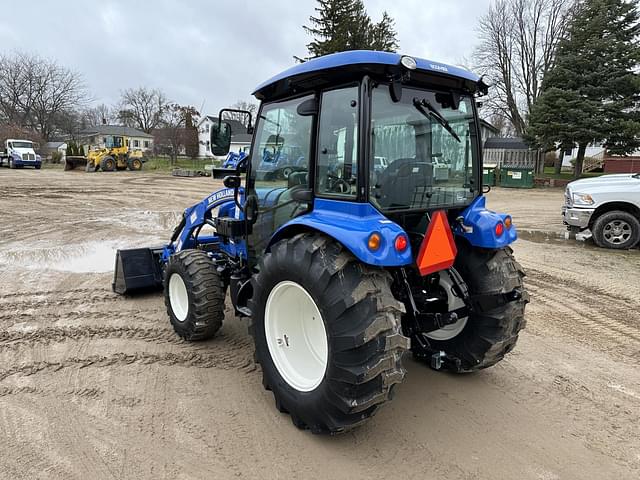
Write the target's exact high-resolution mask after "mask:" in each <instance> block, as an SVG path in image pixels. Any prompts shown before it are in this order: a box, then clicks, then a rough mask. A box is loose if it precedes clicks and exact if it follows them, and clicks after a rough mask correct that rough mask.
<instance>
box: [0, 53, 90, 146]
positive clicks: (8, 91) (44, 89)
mask: <svg viewBox="0 0 640 480" xmlns="http://www.w3.org/2000/svg"><path fill="white" fill-rule="evenodd" d="M87 98H88V97H87V91H86V88H85V85H84V83H83V81H82V77H81V76H80V74H79V73H77V72H74V71H73V70H70V69H68V68H66V67H63V66H61V65H59V64H57V63H56V62H54V61H51V60H46V59H43V58H41V57H38V56H37V55H30V54H26V53H15V54H12V55H4V56H0V116H1V117H2V120H4V121H5V122H7V123H10V124H14V125H19V126H23V127H29V128H34V129H36V130H37V131H38V132H39V133H40V135H41V136H42V137H43V138H44V139H46V140H47V139H49V138H50V137H51V135H52V134H53V133H55V131H56V128H57V126H56V121H57V120H58V119H60V118H61V116H62V114H63V113H65V112H69V111H72V110H75V109H77V108H78V107H79V106H82V105H83V104H84V103H85V102H86V100H87Z"/></svg>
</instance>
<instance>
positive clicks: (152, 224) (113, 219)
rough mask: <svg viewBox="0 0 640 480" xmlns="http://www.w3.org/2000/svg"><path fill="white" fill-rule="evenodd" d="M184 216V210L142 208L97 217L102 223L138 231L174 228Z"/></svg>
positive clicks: (162, 230) (161, 230)
mask: <svg viewBox="0 0 640 480" xmlns="http://www.w3.org/2000/svg"><path fill="white" fill-rule="evenodd" d="M181 217H182V211H179V212H176V211H171V212H153V211H149V210H146V211H140V210H125V211H122V212H120V213H119V214H118V215H114V216H102V217H99V218H97V219H96V221H98V222H100V223H108V224H110V225H121V226H124V227H127V228H129V229H131V228H133V229H135V230H136V231H142V232H145V231H160V232H164V231H167V230H173V229H174V228H175V226H176V225H178V223H180V219H181Z"/></svg>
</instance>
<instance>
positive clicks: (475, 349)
mask: <svg viewBox="0 0 640 480" xmlns="http://www.w3.org/2000/svg"><path fill="white" fill-rule="evenodd" d="M454 268H455V269H456V270H457V272H458V273H459V274H460V276H461V277H462V278H463V280H464V281H465V283H466V284H467V288H468V289H469V294H470V295H492V294H497V295H500V294H503V293H509V292H512V291H513V290H519V291H520V293H521V297H520V298H519V299H518V300H514V301H510V302H507V303H504V304H501V305H496V306H493V307H492V308H487V309H486V310H483V311H474V312H472V313H471V314H470V315H469V317H468V318H467V321H466V324H465V326H464V329H463V330H462V331H461V332H460V333H459V334H458V335H456V336H454V337H453V338H450V339H448V340H434V339H430V338H425V341H426V342H427V343H428V348H426V349H424V348H422V347H420V346H419V345H418V344H417V342H412V343H413V345H412V350H413V353H414V356H415V357H417V358H419V359H422V360H425V361H427V362H429V364H431V357H432V355H434V354H436V353H438V352H445V354H446V355H447V357H449V358H450V359H452V360H455V361H447V362H444V363H443V364H442V367H441V369H442V370H449V371H453V372H458V373H463V372H472V371H475V370H481V369H483V368H487V367H491V366H493V365H495V364H496V363H498V362H499V361H500V360H502V359H503V358H504V356H505V355H506V354H507V353H509V352H510V351H511V350H513V348H514V347H515V345H516V342H517V340H518V333H519V332H520V330H522V329H523V328H524V326H525V318H524V308H525V305H526V304H527V303H528V301H529V295H528V294H527V292H526V291H525V290H524V287H523V283H522V279H523V278H524V276H525V273H524V270H523V269H522V267H521V266H520V264H519V263H518V262H516V261H515V259H514V258H513V255H512V250H511V248H510V247H507V248H504V249H501V250H484V249H479V248H473V247H471V246H468V245H459V246H458V255H457V257H456V261H455V265H454Z"/></svg>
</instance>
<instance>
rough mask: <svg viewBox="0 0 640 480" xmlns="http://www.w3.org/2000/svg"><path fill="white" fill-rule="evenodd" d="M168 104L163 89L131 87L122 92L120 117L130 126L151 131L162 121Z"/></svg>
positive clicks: (147, 131)
mask: <svg viewBox="0 0 640 480" xmlns="http://www.w3.org/2000/svg"><path fill="white" fill-rule="evenodd" d="M168 104H169V102H168V100H167V97H166V95H165V94H164V92H162V91H161V90H158V89H149V88H146V87H139V88H135V89H134V88H130V89H127V90H125V91H123V92H122V94H121V98H120V108H119V112H118V117H119V119H120V121H121V122H122V123H123V124H125V125H127V126H129V127H134V128H139V129H140V130H142V131H143V132H146V133H151V132H152V131H153V130H154V129H155V128H157V127H158V126H160V124H161V123H162V120H163V116H164V114H165V111H166V110H167V107H168Z"/></svg>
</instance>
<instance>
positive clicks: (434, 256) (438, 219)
mask: <svg viewBox="0 0 640 480" xmlns="http://www.w3.org/2000/svg"><path fill="white" fill-rule="evenodd" d="M457 253H458V249H457V248H456V244H455V242H454V241H453V234H452V233H451V227H449V221H448V220H447V215H446V214H445V213H444V210H438V211H437V212H434V214H433V215H432V216H431V222H429V226H428V227H427V233H426V234H425V236H424V240H423V241H422V245H421V246H420V251H419V252H418V257H417V258H416V263H417V264H418V270H420V275H422V276H425V275H429V274H430V273H434V272H437V271H439V270H444V269H446V268H451V267H452V266H453V262H454V260H455V259H456V254H457Z"/></svg>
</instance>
